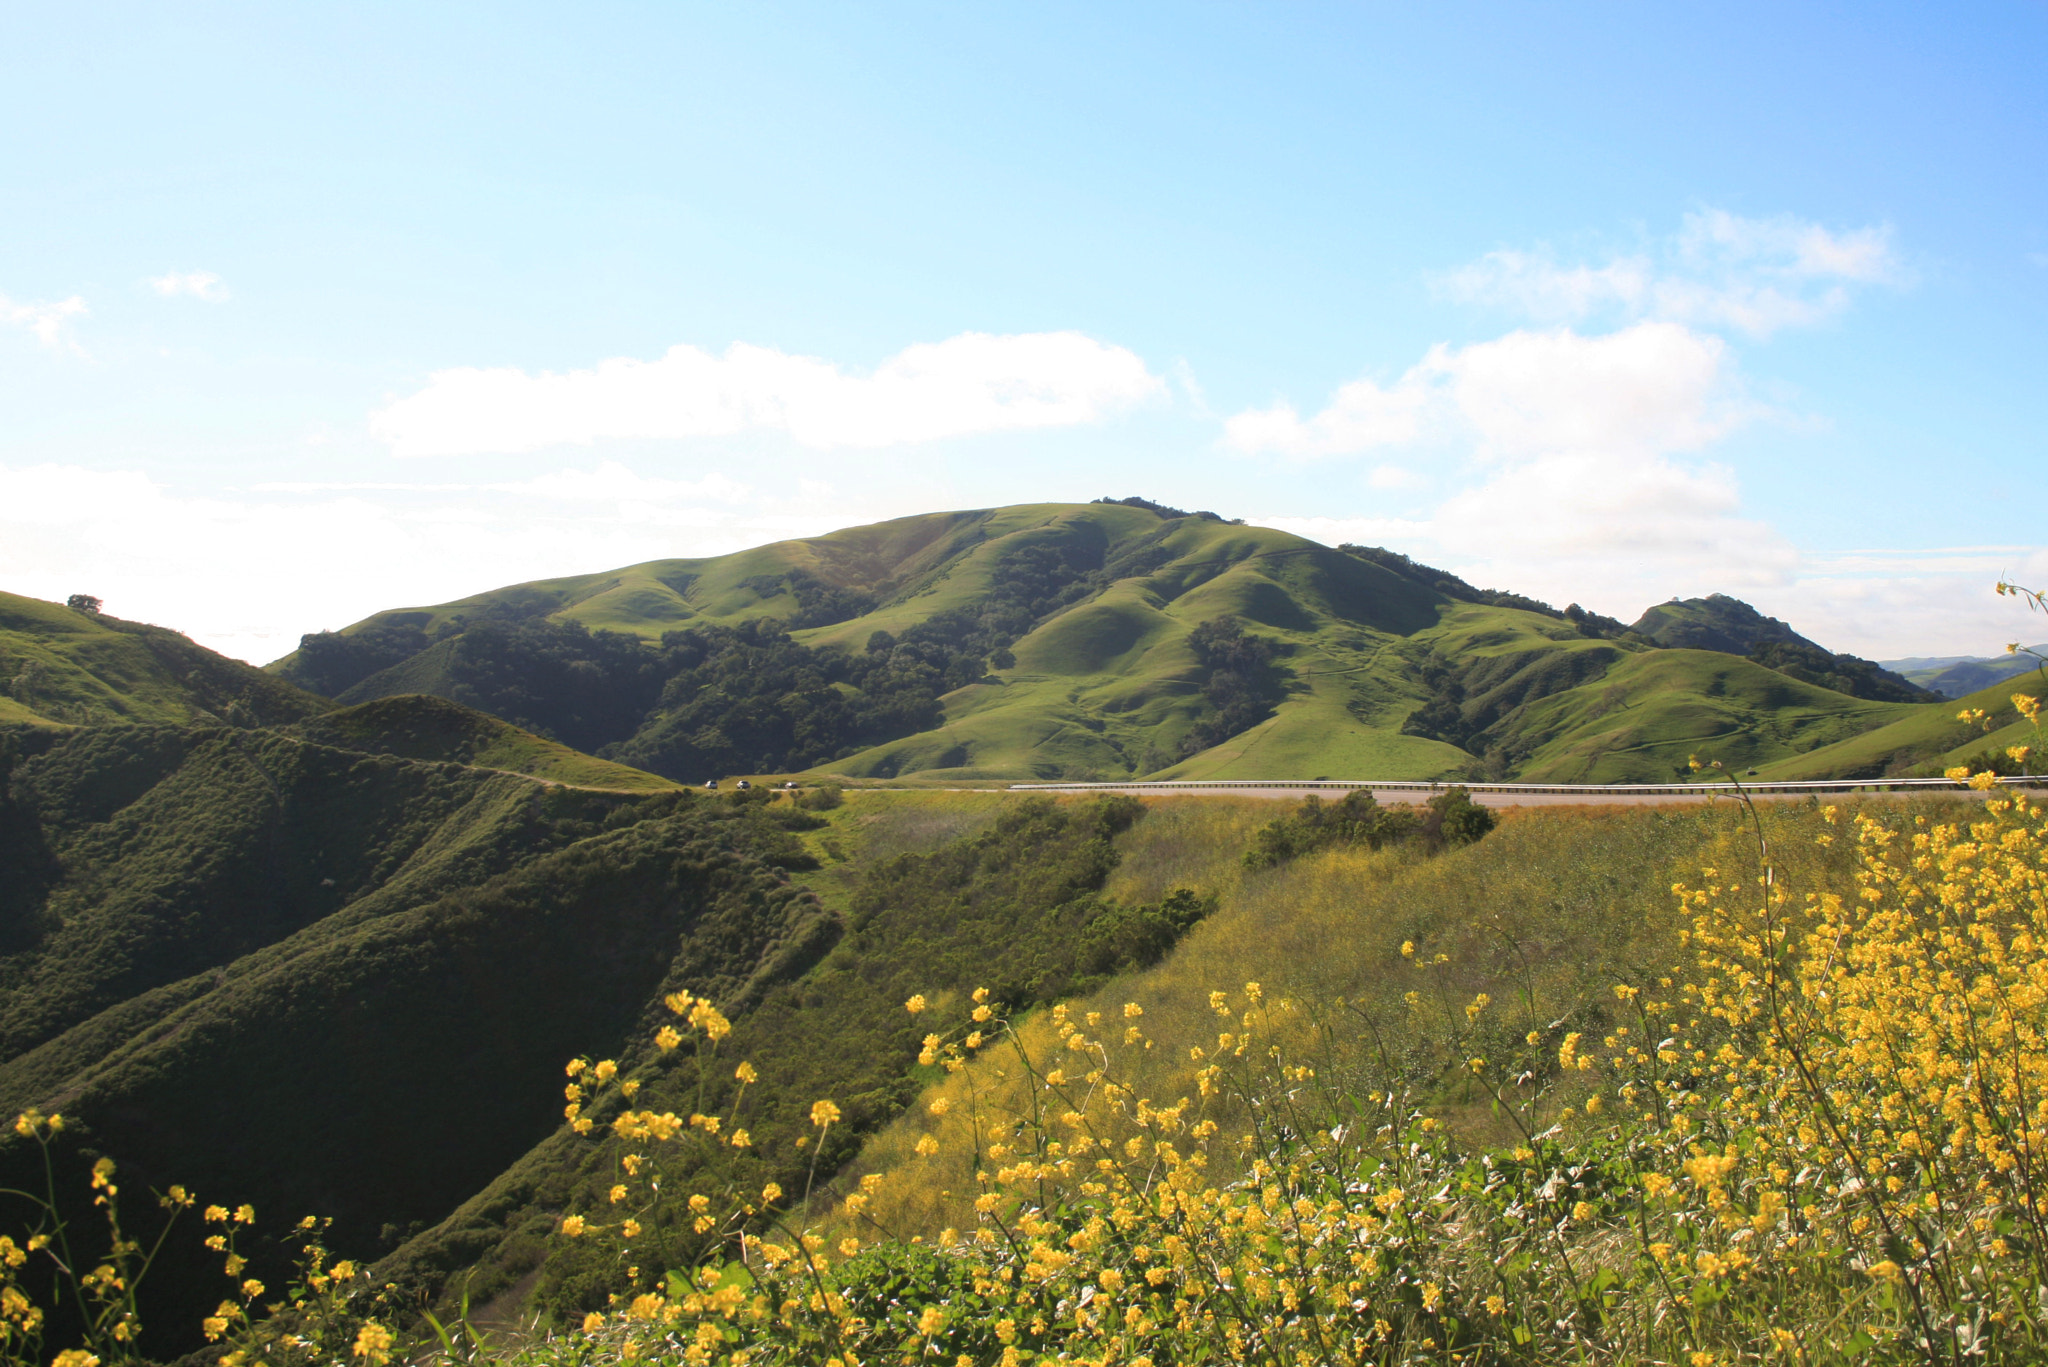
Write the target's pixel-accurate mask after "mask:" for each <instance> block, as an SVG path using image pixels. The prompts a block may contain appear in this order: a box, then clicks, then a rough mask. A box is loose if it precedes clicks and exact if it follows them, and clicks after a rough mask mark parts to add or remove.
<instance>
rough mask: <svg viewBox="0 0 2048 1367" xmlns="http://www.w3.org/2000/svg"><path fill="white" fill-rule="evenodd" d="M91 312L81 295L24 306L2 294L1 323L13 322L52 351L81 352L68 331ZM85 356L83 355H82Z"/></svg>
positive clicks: (0, 298)
mask: <svg viewBox="0 0 2048 1367" xmlns="http://www.w3.org/2000/svg"><path fill="white" fill-rule="evenodd" d="M87 312H88V310H87V309H86V307H85V300H84V299H82V298H81V297H79V296H78V295H75V294H74V295H72V296H71V297H70V298H69V299H59V300H57V301H55V302H54V303H41V304H24V303H17V302H16V301H15V300H12V299H9V298H8V297H7V296H6V295H4V294H0V323H11V324H13V325H14V326H16V327H24V328H27V329H28V330H29V331H30V332H32V333H34V334H35V339H36V340H37V341H38V342H41V343H42V344H43V346H44V347H45V348H47V349H48V350H51V351H72V352H78V351H79V350H80V348H79V346H78V344H77V343H76V342H75V341H73V340H72V339H71V337H70V336H69V335H68V333H67V332H66V328H67V327H68V326H69V324H70V322H71V320H72V319H74V318H83V317H84V316H85V315H86V313H87ZM81 354H82V353H81Z"/></svg>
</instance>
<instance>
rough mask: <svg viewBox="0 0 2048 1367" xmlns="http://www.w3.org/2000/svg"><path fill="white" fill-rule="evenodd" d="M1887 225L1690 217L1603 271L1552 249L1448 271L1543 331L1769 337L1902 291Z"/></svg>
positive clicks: (1447, 282) (1451, 282) (1708, 213)
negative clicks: (1605, 324) (1634, 322)
mask: <svg viewBox="0 0 2048 1367" xmlns="http://www.w3.org/2000/svg"><path fill="white" fill-rule="evenodd" d="M1904 279H1905V275H1904V270H1903V267H1902V266H1901V264H1900V261H1899V258H1898V255H1897V253H1896V251H1895V250H1894V249H1893V246H1892V234H1891V229H1890V228H1888V227H1884V226H1878V227H1867V228H1852V229H1846V230H1842V231H1835V230H1832V229H1829V228H1825V227H1822V226H1821V225H1820V224H1817V223H1811V222H1808V221H1806V220H1804V219H1799V218H1794V217H1791V216H1789V215H1780V216H1778V217H1775V218H1742V217H1739V216H1738V215H1735V214H1731V213H1727V212H1726V211H1724V210H1720V209H1709V210H1705V211H1702V212H1700V213H1695V214H1688V215H1687V216H1686V218H1685V221H1684V224H1683V225H1682V227H1681V228H1680V229H1679V231H1678V232H1677V233H1676V234H1674V235H1672V236H1671V237H1668V238H1665V239H1662V240H1661V241H1659V242H1657V243H1655V244H1653V246H1652V248H1651V249H1650V250H1647V251H1642V252H1635V253H1630V254H1626V255H1620V256H1616V257H1614V258H1613V259H1611V260H1609V261H1607V262H1605V263H1604V264H1601V265H1584V264H1575V265H1563V264H1560V263H1559V262H1558V261H1557V260H1556V259H1555V257H1554V256H1553V255H1552V254H1551V253H1550V252H1549V251H1548V250H1547V249H1537V250H1534V251H1520V250H1513V249H1504V250H1501V251H1494V252H1489V253H1487V254H1486V255H1485V256H1483V257H1481V258H1480V259H1479V260H1478V261H1476V262H1474V263H1472V264H1471V265H1468V266H1464V267H1462V268H1460V269H1458V270H1454V271H1451V272H1448V273H1447V274H1445V275H1444V276H1443V277H1441V280H1440V284H1441V285H1442V286H1443V288H1444V289H1445V291H1446V292H1447V293H1449V294H1450V295H1451V296H1453V297H1454V298H1459V299H1464V300H1467V301H1469V302H1474V303H1485V304H1494V305H1499V306H1503V307H1506V308H1508V309H1510V310H1512V311H1514V312H1516V313H1519V314H1522V315H1524V316H1526V317H1530V318H1533V319H1536V320H1538V321H1541V322H1576V321H1579V320H1582V319H1586V318H1591V317H1596V316H1601V315H1604V314H1610V313H1611V314H1614V315H1617V316H1619V317H1621V318H1625V319H1626V318H1653V319H1662V320H1665V321H1669V322H1675V323H1686V324H1690V325H1693V326H1698V327H1716V328H1720V327H1725V328H1733V329H1735V330H1736V331H1739V332H1744V333H1748V334H1749V335H1751V336H1756V337H1765V336H1769V335H1770V334H1771V333H1773V332H1776V331H1778V330H1779V329H1781V328H1786V327H1795V326H1808V325H1811V324H1814V323H1818V322H1821V321H1823V320H1824V319H1826V318H1829V317H1831V316H1833V315H1834V314H1837V313H1840V312H1841V311H1842V310H1843V309H1845V308H1847V307H1848V304H1849V300H1850V292H1849V287H1850V286H1852V285H1874V284H1892V285H1896V284H1901V283H1903V282H1904Z"/></svg>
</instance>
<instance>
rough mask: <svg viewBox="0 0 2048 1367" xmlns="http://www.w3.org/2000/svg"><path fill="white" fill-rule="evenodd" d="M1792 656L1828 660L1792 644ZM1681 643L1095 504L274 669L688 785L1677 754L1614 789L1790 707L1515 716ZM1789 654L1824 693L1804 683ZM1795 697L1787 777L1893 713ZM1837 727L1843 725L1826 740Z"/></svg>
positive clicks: (483, 601)
mask: <svg viewBox="0 0 2048 1367" xmlns="http://www.w3.org/2000/svg"><path fill="white" fill-rule="evenodd" d="M1702 601H1705V602H1707V603H1709V605H1710V606H1711V605H1713V604H1717V603H1720V602H1721V601H1722V600H1702ZM1725 601H1726V602H1727V603H1733V602H1734V600H1725ZM1681 606H1682V605H1681ZM1735 606H1736V607H1742V608H1743V611H1745V612H1749V615H1750V616H1752V617H1753V616H1755V614H1754V613H1753V611H1750V610H1748V609H1747V608H1746V607H1743V605H1740V604H1736V605H1735ZM1721 615H1723V616H1725V615H1727V614H1726V613H1723V614H1721ZM1758 620H1763V619H1758ZM1773 625H1774V626H1778V627H1782V624H1773ZM1785 633H1789V628H1787V629H1785ZM1716 639H1719V638H1716ZM1774 639H1776V638H1774ZM1730 642H1731V643H1733V644H1741V642H1739V641H1734V640H1733V638H1730ZM1793 647H1797V648H1800V649H1804V648H1805V645H1804V643H1803V638H1798V637H1796V636H1790V635H1787V639H1785V640H1778V641H1777V642H1776V646H1775V647H1774V648H1781V649H1782V648H1793ZM1816 649H1817V648H1816ZM1655 650H1656V646H1655V644H1654V643H1653V642H1651V641H1650V640H1648V639H1647V638H1645V637H1642V636H1640V635H1635V634H1632V633H1630V632H1629V631H1628V630H1627V629H1626V628H1624V627H1623V626H1622V625H1621V623H1619V622H1614V621H1611V620H1608V619H1604V618H1600V617H1597V616H1596V615H1594V614H1590V613H1586V612H1583V611H1581V610H1578V609H1577V608H1576V607H1573V608H1568V609H1566V610H1565V611H1563V612H1558V611H1556V610H1554V609H1551V608H1548V607H1546V606H1545V605H1543V604H1540V603H1536V602H1534V601H1533V600H1529V599H1525V598H1521V597H1518V596H1517V595H1514V594H1509V593H1501V592H1497V591H1488V590H1479V589H1475V588H1473V587H1472V586H1471V585H1469V584H1466V583H1464V581H1462V580H1459V579H1457V578H1456V577H1455V576H1451V575H1447V574H1444V573H1443V572H1441V571H1437V570H1432V569H1430V568H1428V567H1427V566H1421V565H1417V564H1415V563H1414V562H1412V561H1409V560H1408V559H1406V558H1405V557H1402V556H1397V555H1393V554H1391V553H1389V552H1385V551H1379V550H1374V549H1372V548H1367V547H1342V548H1335V549H1333V548H1330V547H1326V546H1321V545H1317V544H1316V543H1313V542H1310V541H1306V540H1303V539H1302V538H1300V537H1296V536H1292V535H1290V534H1288V533H1285V532H1279V531H1274V530H1270V529H1265V528H1256V527H1245V526H1241V525H1237V524H1233V523H1229V522H1225V521H1223V520H1222V519H1220V518H1217V517H1215V516H1213V515H1199V514H1196V515H1188V514H1175V513H1174V512H1173V511H1172V510H1170V509H1168V510H1162V509H1159V508H1158V507H1157V506H1156V505H1142V506H1133V505H1132V504H1130V503H1094V504H1035V505H1023V506H1018V507H1011V508H996V509H987V510H981V511H975V512H960V513H945V514H933V515H929V516H925V517H915V518H903V519H898V520H897V521H894V522H888V523H881V524H877V525H876V526H872V527H858V528H851V529H848V530H846V531H842V532H835V533H832V534H831V535H829V536H824V537H816V538H810V539H807V540H801V541H790V542H781V543H777V544H776V545H773V546H764V547H759V548H756V549H754V550H751V551H745V552H741V553H739V554H737V555H733V556H723V557H717V558H715V559H707V560H691V561H682V560H678V561H659V562H653V563H650V564H647V565H641V566H632V567H628V568H626V569H622V570H617V571H612V572H609V573H607V574H602V575H589V576H582V577H578V578H574V579H563V580H551V581H545V582H542V583H537V584H528V585H517V586H513V587H511V588H507V589H503V590H498V591H496V592H494V593H489V594H479V595H476V596H474V597H472V598H469V599H465V600H462V601H460V602H457V603H449V604H443V605H441V606H438V607H431V608H419V609H407V610H403V611H394V612H387V613H380V614H378V615H377V616H375V617H372V618H369V619H367V620H365V621H364V622H361V623H358V624H356V625H355V626H353V627H350V628H347V629H346V630H344V631H342V632H339V633H323V634H321V635H318V636H310V637H308V638H306V641H305V642H304V644H303V646H302V648H301V650H300V651H299V652H297V653H296V654H295V655H293V656H291V657H287V658H286V659H285V660H282V661H280V662H278V663H277V664H276V665H275V666H273V668H274V669H276V670H277V671H279V672H280V673H282V674H284V675H286V676H287V677H292V678H296V679H300V680H302V681H304V682H306V683H308V684H309V685H314V686H318V687H321V688H323V689H326V690H328V691H331V692H336V693H337V694H338V696H339V697H340V698H341V699H342V700H343V701H346V702H362V701H369V700H373V699H376V698H380V697H388V696H393V695H397V694H404V693H430V694H434V695H437V696H441V697H445V698H450V699H453V700H455V701H457V702H461V703H463V704H465V705H468V706H471V707H474V708H478V709H480V710H483V711H487V712H490V713H492V714H494V715H496V716H499V717H501V718H504V719H505V720H507V721H510V722H512V723H514V724H515V725H517V726H519V727H522V728H524V729H526V730H528V731H532V732H535V733H537V734H539V735H542V736H544V737H548V738H551V739H554V740H558V741H561V742H563V743H566V744H568V745H572V746H575V747H576V748H578V749H581V750H585V751H591V752H595V753H599V754H602V755H604V756H605V757H607V758H611V759H615V760H617V761H619V762H622V763H625V764H629V765H632V766H634V767H636V768H639V769H644V770H648V771H650V772H653V773H658V774H662V775H665V776H667V777H670V778H673V779H677V780H679V781H685V782H689V781H696V780H701V779H705V778H710V777H715V776H722V775H729V774H778V773H794V772H811V773H815V774H821V775H823V774H838V775H844V776H848V777H852V778H866V779H889V778H899V777H904V776H908V775H919V776H921V777H924V778H927V779H933V780H948V779H963V780H964V779H1005V778H1008V779H1019V778H1040V779H1054V778H1069V779H1072V778H1083V779H1085V778H1098V779H1109V778H1125V777H1132V776H1139V775H1158V776H1162V777H1189V778H1192V777H1272V776H1282V775H1293V776H1302V777H1317V776H1324V777H1358V778H1392V777H1403V778H1427V777H1444V776H1453V775H1461V774H1465V775H1478V774H1487V775H1492V776H1507V775H1510V774H1513V773H1516V772H1519V771H1520V770H1521V769H1522V768H1523V767H1525V766H1527V765H1530V764H1539V765H1541V766H1547V767H1544V769H1543V772H1545V773H1550V772H1553V771H1554V770H1555V769H1556V767H1557V766H1558V765H1559V764H1565V765H1566V767H1577V768H1580V769H1584V768H1586V767H1587V765H1586V762H1585V761H1584V758H1583V757H1584V755H1586V754H1588V753H1591V752H1592V751H1593V750H1595V749H1598V748H1599V746H1600V745H1602V744H1609V743H1612V744H1618V745H1622V746H1623V747H1624V748H1629V747H1635V748H1640V747H1643V746H1645V745H1647V746H1650V747H1652V750H1651V751H1645V752H1644V754H1645V755H1648V756H1652V757H1650V758H1643V759H1641V760H1639V761H1625V762H1624V761H1617V763H1616V764H1611V765H1607V766H1606V767H1605V768H1601V769H1599V771H1600V772H1609V771H1615V772H1620V771H1627V772H1631V773H1634V772H1638V771H1640V770H1643V769H1645V767H1648V768H1658V767H1659V766H1663V765H1665V764H1666V761H1667V759H1668V756H1666V755H1665V754H1664V752H1663V750H1658V749H1655V747H1656V746H1659V745H1663V744H1664V741H1665V740H1666V739H1667V738H1672V737H1684V736H1691V735H1695V734H1708V735H1715V736H1718V735H1722V734H1725V733H1727V732H1728V731H1730V730H1731V729H1733V728H1735V727H1736V726H1738V725H1741V724H1745V723H1746V722H1747V721H1749V720H1750V719H1752V718H1753V717H1754V716H1755V715H1756V709H1757V707H1758V706H1759V705H1760V704H1759V699H1761V698H1763V697H1764V696H1765V695H1767V694H1769V693H1770V689H1769V687H1768V686H1767V683H1766V682H1765V681H1753V682H1752V683H1751V684H1746V685H1744V686H1743V687H1742V688H1738V689H1736V691H1735V693H1733V694H1730V693H1728V692H1727V691H1726V688H1727V685H1726V682H1725V681H1723V683H1721V684H1720V685H1716V684H1715V683H1714V681H1713V679H1712V678H1709V677H1707V675H1705V674H1703V675H1701V676H1700V678H1699V679H1698V680H1696V682H1697V684H1698V688H1697V689H1696V690H1693V692H1695V693H1697V694H1698V699H1699V700H1698V701H1696V702H1695V703H1688V704H1687V706H1689V707H1691V708H1692V709H1693V711H1694V712H1700V713H1701V715H1703V716H1704V715H1708V714H1711V717H1712V718H1713V720H1712V721H1711V722H1708V721H1701V720H1699V718H1697V717H1694V718H1692V719H1691V720H1687V719H1684V718H1679V717H1677V716H1676V714H1674V717H1673V719H1671V720H1669V721H1668V722H1666V721H1649V720H1647V719H1646V727H1647V729H1646V730H1643V731H1641V732H1640V733H1639V734H1629V735H1623V734H1621V732H1620V731H1619V730H1618V729H1617V727H1616V726H1615V724H1614V723H1612V722H1611V721H1608V722H1603V721H1602V716H1603V715H1604V713H1603V712H1602V709H1601V706H1600V704H1599V703H1597V702H1584V701H1583V700H1581V702H1580V703H1578V704H1574V705H1570V706H1562V707H1560V708H1554V709H1552V710H1551V711H1550V712H1548V713H1545V714H1543V715H1542V716H1541V717H1540V718H1536V719H1535V720H1534V722H1533V723H1532V724H1533V725H1534V727H1535V729H1534V730H1529V729H1528V728H1526V727H1524V726H1523V724H1522V722H1521V721H1512V722H1511V721H1510V720H1508V719H1509V717H1510V714H1516V715H1518V716H1520V715H1524V714H1520V713H1518V712H1517V710H1518V709H1523V708H1526V707H1528V706H1530V705H1532V704H1534V703H1535V702H1537V701H1538V700H1540V699H1542V698H1545V697H1550V696H1552V695H1557V694H1561V693H1566V692H1569V691H1570V690H1573V689H1583V688H1589V687H1595V686H1596V685H1597V687H1598V688H1599V689H1600V690H1602V694H1603V696H1604V694H1605V693H1607V692H1611V691H1612V690H1613V689H1614V688H1616V687H1619V688H1620V689H1621V691H1622V692H1623V693H1627V694H1630V695H1631V696H1633V691H1632V690H1634V685H1633V684H1631V683H1629V682H1628V681H1627V680H1621V681H1619V682H1608V683H1601V682H1600V680H1602V679H1604V677H1605V676H1606V674H1607V673H1608V672H1609V671H1610V670H1613V669H1616V668H1618V667H1619V666H1620V665H1621V664H1622V663H1623V662H1624V661H1626V660H1628V659H1630V658H1632V657H1634V656H1637V655H1641V654H1644V653H1645V652H1653V651H1655ZM1827 658H1828V661H1831V662H1832V661H1835V660H1836V658H1837V657H1832V656H1830V657H1827ZM1765 663H1769V664H1772V666H1773V668H1774V669H1775V671H1776V672H1775V675H1774V677H1777V678H1780V679H1782V678H1784V677H1787V676H1788V675H1798V676H1799V677H1804V676H1803V675H1799V669H1801V668H1803V666H1799V665H1798V663H1797V662H1796V661H1794V662H1789V663H1788V662H1786V661H1773V662H1765ZM1830 667H1831V668H1832V667H1833V665H1832V664H1831V665H1830ZM1701 668H1706V666H1701ZM1714 668H1719V666H1718V665H1716V666H1714ZM1681 672H1683V671H1681ZM1711 672H1712V671H1711V669H1709V670H1708V673H1711ZM1764 672H1766V673H1770V672H1771V671H1770V670H1766V671H1764ZM1735 676H1741V677H1743V678H1748V677H1749V673H1748V672H1746V671H1742V670H1737V671H1735V675H1731V677H1735ZM1674 677H1675V676H1674ZM1844 677H1845V678H1846V677H1847V676H1844ZM1807 682H1808V683H1813V682H1815V680H1813V679H1808V680H1807ZM1819 682H1821V683H1823V684H1825V683H1826V680H1820V681H1819ZM1848 686H1849V687H1850V688H1851V689H1852V690H1854V689H1860V688H1861V685H1860V684H1857V683H1856V682H1855V681H1854V680H1849V682H1848ZM1900 686H1901V687H1904V685H1900ZM1717 689H1718V690H1719V691H1716V690H1717ZM1865 691H1867V690H1865ZM1647 696H1648V695H1647V694H1645V697H1646V698H1647ZM1688 696H1691V695H1690V694H1689V695H1688ZM1774 696H1780V697H1781V698H1782V700H1783V701H1784V704H1785V705H1786V706H1790V707H1793V708H1795V709H1802V712H1801V717H1800V718H1798V719H1792V718H1788V719H1787V721H1786V724H1785V725H1782V726H1777V727H1774V728H1764V729H1763V730H1760V731H1758V732H1757V735H1756V738H1755V743H1754V744H1753V745H1751V746H1750V747H1749V752H1750V753H1752V754H1753V755H1754V757H1755V758H1756V759H1758V760H1765V759H1776V758H1781V757H1784V756H1787V755H1790V754H1794V753H1798V752H1799V751H1800V750H1801V749H1804V748H1810V747H1811V746H1813V745H1818V744H1822V743H1826V742H1828V741H1832V740H1835V739H1837V738H1839V737H1840V736H1843V735H1847V734H1849V733H1851V732H1853V731H1855V730H1858V729H1863V728H1867V727H1868V726H1871V725H1877V724H1881V723H1882V722H1884V721H1887V720H1889V719H1890V718H1889V716H1880V715H1877V714H1873V713H1871V712H1870V710H1869V708H1868V707H1867V706H1866V705H1865V704H1864V703H1862V702H1859V701H1858V700H1857V699H1856V698H1854V697H1850V696H1847V695H1846V694H1842V693H1835V694H1829V693H1827V690H1826V689H1825V687H1823V688H1821V689H1820V690H1819V691H1815V690H1812V689H1808V690H1806V691H1801V690H1797V689H1794V690H1792V691H1791V692H1789V693H1782V694H1780V695H1774ZM1914 696H1918V695H1917V694H1915V695H1914ZM1667 703H1668V705H1669V706H1671V707H1676V706H1677V703H1676V701H1675V700H1667V701H1666V702H1652V704H1651V705H1652V707H1653V710H1654V709H1655V708H1657V707H1664V706H1666V705H1667ZM1766 706H1767V705H1766ZM1608 710H1611V707H1610V708H1609V709H1608ZM1680 710H1683V709H1680ZM1808 711H1810V712H1813V713H1815V714H1816V716H1818V715H1819V714H1827V715H1828V716H1831V717H1833V718H1834V720H1833V721H1832V722H1829V723H1828V724H1826V725H1820V724H1817V723H1816V724H1808V721H1807V720H1806V719H1805V718H1804V714H1805V712H1808ZM1575 727H1591V728H1592V729H1591V730H1590V731H1588V732H1586V734H1585V735H1584V736H1576V735H1574V734H1568V733H1571V732H1572V731H1573V728H1575ZM1602 738H1604V739H1602ZM1580 742H1583V743H1580ZM1672 743H1673V744H1678V743H1680V742H1679V741H1677V740H1674V741H1673V742H1672ZM1665 748H1666V749H1668V748H1670V747H1669V746H1666V747H1665ZM1539 750H1541V751H1543V752H1544V754H1543V757H1542V758H1541V759H1539V758H1538V757H1537V752H1538V751H1539ZM1567 753H1570V754H1572V755H1574V756H1578V757H1579V758H1577V759H1574V760H1571V761H1570V762H1569V763H1567V762H1566V761H1565V760H1563V759H1562V758H1561V757H1562V756H1563V755H1565V754H1567ZM1683 758H1684V756H1683V755H1680V756H1679V757H1678V762H1683ZM1594 767H1595V768H1598V766H1594ZM1657 776H1658V777H1664V776H1666V775H1665V774H1664V773H1663V772H1661V770H1660V772H1658V774H1657Z"/></svg>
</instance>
